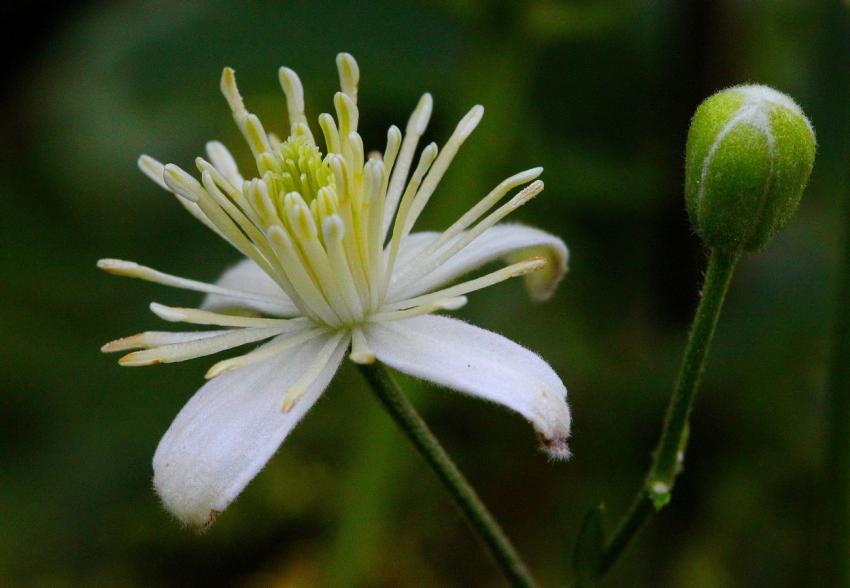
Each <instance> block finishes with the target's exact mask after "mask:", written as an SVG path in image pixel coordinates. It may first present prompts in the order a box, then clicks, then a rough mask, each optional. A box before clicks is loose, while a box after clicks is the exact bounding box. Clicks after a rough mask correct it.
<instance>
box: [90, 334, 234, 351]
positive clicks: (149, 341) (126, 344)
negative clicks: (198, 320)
mask: <svg viewBox="0 0 850 588" xmlns="http://www.w3.org/2000/svg"><path fill="white" fill-rule="evenodd" d="M230 332H232V331H231V330H230V329H221V330H217V331H189V332H185V331H183V332H173V331H145V332H144V333H139V334H137V335H130V336H129V337H121V338H120V339H115V340H114V341H110V342H109V343H106V344H105V345H104V346H103V347H101V348H100V350H101V351H102V352H103V353H114V352H116V351H129V350H130V349H150V348H151V347H160V346H162V345H174V344H175V343H188V342H190V341H199V340H201V339H209V338H210V337H218V336H219V335H225V334H227V333H230Z"/></svg>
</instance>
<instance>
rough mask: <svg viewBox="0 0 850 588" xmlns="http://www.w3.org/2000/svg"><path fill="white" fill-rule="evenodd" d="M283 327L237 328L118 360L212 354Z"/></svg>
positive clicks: (135, 362)
mask: <svg viewBox="0 0 850 588" xmlns="http://www.w3.org/2000/svg"><path fill="white" fill-rule="evenodd" d="M282 329H283V328H282V327H266V328H261V329H237V330H235V331H230V332H229V333H226V334H223V335H218V336H216V337H208V338H204V339H199V340H196V341H189V342H186V343H174V344H171V345H164V346H162V347H154V348H153V349H146V350H144V351H134V352H133V353H128V354H127V355H125V356H124V357H122V358H121V359H119V360H118V363H119V364H121V365H123V366H128V367H138V366H145V365H155V364H160V363H174V362H178V361H185V360H187V359H194V358H196V357H202V356H204V355H212V354H213V353H218V352H219V351H224V350H225V349H231V348H233V347H238V346H240V345H245V344H247V343H253V342H255V341H261V340H263V339H268V338H269V337H274V336H275V335H278V334H280V332H281V331H282Z"/></svg>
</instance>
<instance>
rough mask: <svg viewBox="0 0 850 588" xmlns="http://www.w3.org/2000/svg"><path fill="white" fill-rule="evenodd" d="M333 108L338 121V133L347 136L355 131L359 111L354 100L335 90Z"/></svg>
mask: <svg viewBox="0 0 850 588" xmlns="http://www.w3.org/2000/svg"><path fill="white" fill-rule="evenodd" d="M334 108H335V109H336V118H337V120H338V121H339V135H340V136H341V137H347V136H348V135H349V134H350V133H354V132H356V131H357V122H358V119H359V117H360V113H359V111H358V110H357V104H355V103H354V100H352V99H351V97H350V96H348V95H347V94H343V93H342V92H337V93H336V94H334Z"/></svg>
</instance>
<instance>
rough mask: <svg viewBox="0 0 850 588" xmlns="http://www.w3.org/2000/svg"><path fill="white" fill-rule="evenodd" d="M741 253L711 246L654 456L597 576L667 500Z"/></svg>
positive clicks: (607, 567)
mask: <svg viewBox="0 0 850 588" xmlns="http://www.w3.org/2000/svg"><path fill="white" fill-rule="evenodd" d="M739 257H740V252H739V251H725V250H719V249H715V250H712V251H711V255H710V257H709V260H708V269H707V270H706V274H705V282H704V284H703V292H702V298H701V299H700V302H699V306H698V307H697V311H696V314H695V315H694V320H693V324H692V325H691V333H690V336H689V337H688V344H687V346H686V347H685V354H684V357H683V358H682V364H681V367H680V368H679V377H678V380H677V381H676V387H675V389H674V390H673V396H672V397H671V398H670V405H669V406H668V407H667V416H666V418H665V420H664V428H663V429H662V431H661V439H660V440H659V442H658V447H657V449H656V450H655V458H654V459H653V462H652V466H651V467H650V469H649V473H648V474H647V476H646V480H645V482H644V485H643V486H642V487H641V489H640V491H639V492H638V494H637V495H636V496H635V498H634V500H633V501H632V505H631V507H630V508H629V510H628V511H627V512H626V514H625V515H624V516H623V519H622V520H621V521H620V524H619V525H617V527H616V530H615V531H614V533H613V535H612V536H611V537H610V538H609V539H608V540H607V541H606V543H605V547H604V552H603V555H602V559H601V562H600V569H599V570H598V572H599V573H598V578H601V577H602V576H603V575H604V574H605V573H606V572H607V571H608V570H609V569H610V568H611V566H613V565H614V563H615V562H616V561H617V560H618V558H619V557H620V555H621V554H622V552H623V551H624V550H625V549H626V547H627V546H628V545H629V543H630V542H631V540H632V538H633V537H634V536H635V535H636V534H637V532H638V531H639V530H640V529H641V527H643V525H644V523H645V522H646V521H647V520H648V519H649V518H650V516H651V515H652V513H653V511H656V510H659V509H661V508H662V507H663V506H664V505H665V504H667V502H669V501H670V496H671V492H672V490H673V484H674V482H675V480H676V476H677V475H678V474H679V472H680V471H681V467H682V462H683V459H684V453H685V448H686V446H687V441H688V419H689V417H690V413H691V408H692V406H693V402H694V397H695V395H696V391H697V388H698V387H699V384H700V379H701V376H702V373H703V370H704V369H705V362H706V358H707V356H708V348H709V346H710V345H711V340H712V338H713V337H714V330H715V327H716V326H717V319H718V318H719V316H720V310H721V308H722V307H723V300H724V299H725V297H726V292H727V290H728V289H729V283H730V281H731V279H732V274H733V273H734V271H735V266H736V265H737V263H738V259H739Z"/></svg>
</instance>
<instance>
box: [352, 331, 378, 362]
mask: <svg viewBox="0 0 850 588" xmlns="http://www.w3.org/2000/svg"><path fill="white" fill-rule="evenodd" d="M348 357H349V358H350V359H351V361H353V362H354V363H359V364H372V363H375V354H374V352H373V351H372V350H371V349H369V344H368V343H367V342H366V337H365V336H364V335H363V330H362V329H361V328H360V327H354V329H352V330H351V353H350V354H349V356H348Z"/></svg>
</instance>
